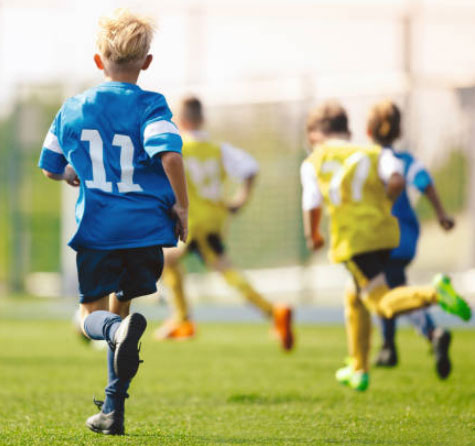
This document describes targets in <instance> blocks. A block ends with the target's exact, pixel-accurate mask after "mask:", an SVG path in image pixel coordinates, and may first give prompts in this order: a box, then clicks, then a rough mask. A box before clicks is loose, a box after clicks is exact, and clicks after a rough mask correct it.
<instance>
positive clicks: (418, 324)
mask: <svg viewBox="0 0 475 446" xmlns="http://www.w3.org/2000/svg"><path fill="white" fill-rule="evenodd" d="M407 317H408V319H409V321H410V322H411V324H412V325H413V327H414V328H415V329H416V330H417V332H418V333H419V334H420V335H421V336H423V337H424V338H426V339H427V340H428V341H429V342H431V341H432V334H433V333H434V330H435V328H436V325H435V322H434V319H432V316H431V315H430V314H429V311H427V310H426V309H422V310H416V311H413V312H411V313H409V314H408V315H407Z"/></svg>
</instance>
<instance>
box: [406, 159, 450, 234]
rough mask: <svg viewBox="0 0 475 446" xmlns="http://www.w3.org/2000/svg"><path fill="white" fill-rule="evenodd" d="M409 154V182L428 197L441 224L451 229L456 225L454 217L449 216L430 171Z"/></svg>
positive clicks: (446, 228)
mask: <svg viewBox="0 0 475 446" xmlns="http://www.w3.org/2000/svg"><path fill="white" fill-rule="evenodd" d="M407 156H408V157H409V163H410V164H409V170H408V174H407V182H408V183H409V184H410V185H411V186H413V187H415V188H416V189H417V190H419V192H421V193H423V194H424V195H425V196H426V197H427V199H428V200H429V202H430V204H431V205H432V208H433V209H434V212H435V213H436V215H437V219H438V220H439V224H440V226H442V228H443V229H445V230H446V231H449V230H450V229H452V228H453V227H454V226H455V222H454V220H453V218H451V217H450V216H448V215H447V213H446V212H445V208H444V206H443V205H442V202H441V201H440V199H439V194H438V193H437V189H436V187H435V185H434V182H433V181H432V178H431V176H430V173H429V171H428V170H427V169H426V168H425V167H424V165H423V164H422V163H421V162H420V161H419V160H417V159H416V158H414V157H413V156H412V155H407Z"/></svg>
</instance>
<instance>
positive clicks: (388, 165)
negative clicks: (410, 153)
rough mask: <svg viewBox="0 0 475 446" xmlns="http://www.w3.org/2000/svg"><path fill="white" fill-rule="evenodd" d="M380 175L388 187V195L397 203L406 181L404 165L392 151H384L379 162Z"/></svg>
mask: <svg viewBox="0 0 475 446" xmlns="http://www.w3.org/2000/svg"><path fill="white" fill-rule="evenodd" d="M378 174H379V178H380V179H381V181H382V182H383V183H384V184H385V185H386V195H387V196H388V197H389V199H390V200H391V201H396V199H397V198H398V197H399V195H400V194H401V193H402V191H403V190H404V188H405V187H406V180H405V179H404V163H403V162H402V161H401V160H400V159H398V158H397V157H396V156H395V155H394V153H393V152H392V150H390V149H383V150H382V151H381V155H380V156H379V160H378Z"/></svg>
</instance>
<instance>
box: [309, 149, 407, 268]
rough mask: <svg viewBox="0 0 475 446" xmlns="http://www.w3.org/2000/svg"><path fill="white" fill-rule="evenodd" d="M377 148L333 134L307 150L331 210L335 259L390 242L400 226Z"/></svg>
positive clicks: (396, 237)
mask: <svg viewBox="0 0 475 446" xmlns="http://www.w3.org/2000/svg"><path fill="white" fill-rule="evenodd" d="M381 155H382V150H381V148H380V147H379V146H374V145H356V144H350V143H347V142H345V141H340V140H333V141H329V142H327V143H325V144H322V145H320V146H318V147H316V148H315V150H314V152H313V153H312V154H311V155H310V156H309V158H308V159H307V161H310V162H311V163H312V164H313V166H314V168H315V172H316V176H317V181H318V186H319V189H320V192H321V194H322V196H323V199H324V201H325V205H326V208H327V210H328V212H329V215H330V231H331V257H332V259H333V260H334V261H336V262H342V261H345V260H348V259H349V258H351V257H352V256H354V255H357V254H361V253H364V252H369V251H374V250H378V249H390V248H394V247H395V246H397V244H398V240H399V232H398V226H397V221H396V219H395V218H394V217H393V216H392V215H391V206H392V203H391V201H390V200H389V198H388V197H387V195H386V190H385V185H384V183H383V181H382V179H381V176H380V169H381V166H380V159H381Z"/></svg>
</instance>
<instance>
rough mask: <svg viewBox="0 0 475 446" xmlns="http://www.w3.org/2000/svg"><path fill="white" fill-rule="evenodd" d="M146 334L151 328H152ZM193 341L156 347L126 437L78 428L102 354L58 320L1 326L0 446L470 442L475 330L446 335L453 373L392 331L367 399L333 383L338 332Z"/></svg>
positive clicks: (102, 372) (339, 350) (233, 334)
mask: <svg viewBox="0 0 475 446" xmlns="http://www.w3.org/2000/svg"><path fill="white" fill-rule="evenodd" d="M151 328H152V327H151ZM199 329H200V331H199V336H198V337H197V339H195V340H194V341H191V342H182V343H154V342H153V341H152V340H151V338H150V335H151V332H152V330H151V329H149V330H148V331H147V333H146V336H145V338H144V342H143V346H142V352H143V357H144V359H145V363H144V364H143V365H142V367H141V369H140V370H139V374H138V375H137V377H136V379H135V380H134V381H133V383H132V387H131V389H130V393H131V398H130V399H129V400H128V401H127V404H126V417H127V418H126V433H127V435H126V436H124V437H105V436H101V435H98V434H95V433H92V432H90V431H88V430H87V428H86V427H85V426H84V422H85V419H86V418H87V417H88V416H89V415H92V414H94V413H95V412H96V408H95V407H94V406H93V404H92V396H93V394H95V395H96V397H97V398H102V396H103V388H104V385H105V380H106V369H105V352H104V351H96V350H93V349H91V348H90V347H88V346H87V345H85V344H83V343H81V342H79V340H78V339H77V338H76V336H75V334H74V333H73V331H72V329H71V326H70V324H69V323H68V322H64V321H51V322H49V321H26V320H23V321H21V320H16V321H13V320H5V319H3V320H0V346H1V349H0V382H1V383H2V385H1V387H0V444H1V445H2V446H6V445H28V446H33V445H75V446H77V445H109V444H114V445H115V444H117V445H222V446H224V445H272V446H279V445H320V444H322V445H328V444H330V445H333V444H335V445H339V444H341V445H418V446H422V445H473V444H474V443H475V417H474V412H475V402H474V401H475V383H474V378H473V376H474V374H473V371H474V367H475V355H474V354H473V352H474V350H473V347H474V345H475V332H474V331H468V330H467V331H464V330H457V331H456V332H455V333H454V342H453V348H452V356H453V362H454V371H453V374H452V376H451V377H450V378H449V380H448V381H446V382H441V381H439V380H438V379H437V378H436V376H435V373H434V371H433V364H432V358H431V357H430V355H429V353H428V347H427V345H426V344H425V343H424V341H423V340H421V339H419V338H417V336H416V335H415V334H414V333H413V332H412V331H410V330H401V332H400V335H399V341H400V342H399V343H400V356H401V365H400V366H399V367H398V368H397V369H396V370H391V371H388V370H373V373H372V375H371V385H370V389H369V391H367V392H366V393H356V392H354V391H351V390H349V389H346V388H343V387H341V386H339V385H338V384H337V383H336V382H335V381H334V378H333V376H334V371H335V369H336V368H337V367H339V366H340V365H341V363H342V358H343V357H344V356H345V335H344V330H343V327H330V326H303V327H298V345H297V349H296V351H295V352H293V353H292V354H283V353H282V352H280V351H279V349H278V348H277V346H276V344H275V343H274V342H273V341H272V340H270V339H269V337H268V328H267V326H265V325H244V324H227V325H223V324H203V325H202V326H200V327H199Z"/></svg>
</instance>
